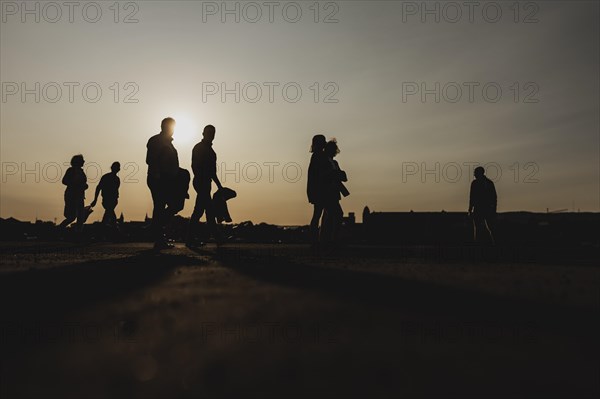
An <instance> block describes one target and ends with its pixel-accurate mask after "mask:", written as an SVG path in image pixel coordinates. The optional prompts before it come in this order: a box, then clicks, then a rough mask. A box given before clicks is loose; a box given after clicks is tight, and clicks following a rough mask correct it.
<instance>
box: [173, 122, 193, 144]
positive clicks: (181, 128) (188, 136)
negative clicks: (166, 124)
mask: <svg viewBox="0 0 600 399" xmlns="http://www.w3.org/2000/svg"><path fill="white" fill-rule="evenodd" d="M173 118H174V119H175V133H174V134H173V139H174V140H175V142H177V143H190V142H192V141H194V140H196V139H197V138H198V137H199V133H198V126H197V125H196V122H195V121H194V120H193V119H192V118H190V117H188V116H187V115H176V116H174V117H173Z"/></svg>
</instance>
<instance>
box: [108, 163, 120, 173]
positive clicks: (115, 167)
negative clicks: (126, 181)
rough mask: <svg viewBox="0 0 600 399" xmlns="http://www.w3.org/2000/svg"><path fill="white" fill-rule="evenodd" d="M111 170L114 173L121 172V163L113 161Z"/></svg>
mask: <svg viewBox="0 0 600 399" xmlns="http://www.w3.org/2000/svg"><path fill="white" fill-rule="evenodd" d="M110 170H111V171H112V172H113V173H114V174H117V173H119V171H120V170H121V164H120V163H119V162H113V163H112V165H110Z"/></svg>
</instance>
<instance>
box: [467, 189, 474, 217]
mask: <svg viewBox="0 0 600 399" xmlns="http://www.w3.org/2000/svg"><path fill="white" fill-rule="evenodd" d="M473 183H475V182H471V190H470V191H469V210H468V214H469V216H471V214H472V213H473V207H474V203H473V195H474V193H473V191H474V190H473Z"/></svg>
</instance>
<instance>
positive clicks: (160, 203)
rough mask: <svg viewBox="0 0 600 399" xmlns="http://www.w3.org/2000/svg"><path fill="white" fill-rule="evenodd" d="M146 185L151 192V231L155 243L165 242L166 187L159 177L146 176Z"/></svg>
mask: <svg viewBox="0 0 600 399" xmlns="http://www.w3.org/2000/svg"><path fill="white" fill-rule="evenodd" d="M148 187H149V188H150V192H151V193H152V202H153V203H154V209H153V210H152V232H153V235H154V240H155V243H156V244H163V243H165V242H166V240H165V237H164V231H163V230H164V226H165V207H166V205H167V196H166V187H165V185H164V184H163V182H161V181H160V180H159V179H152V178H150V177H148Z"/></svg>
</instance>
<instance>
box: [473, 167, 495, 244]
mask: <svg viewBox="0 0 600 399" xmlns="http://www.w3.org/2000/svg"><path fill="white" fill-rule="evenodd" d="M473 175H474V176H475V180H473V182H471V192H470V195H469V216H471V217H472V218H473V239H474V240H475V241H482V239H483V237H482V233H483V231H484V228H485V230H487V232H488V234H489V238H490V241H491V243H492V245H493V244H494V243H495V241H494V230H495V222H496V207H497V203H498V197H497V195H496V187H495V185H494V182H493V181H491V180H490V179H488V178H487V177H486V176H485V169H484V168H483V167H481V166H478V167H476V168H475V170H474V171H473Z"/></svg>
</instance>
